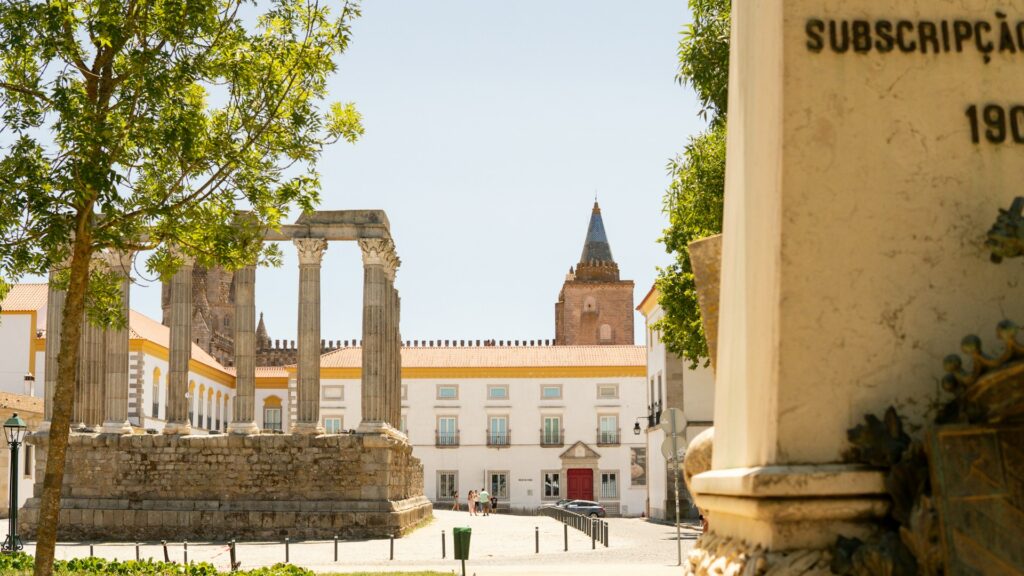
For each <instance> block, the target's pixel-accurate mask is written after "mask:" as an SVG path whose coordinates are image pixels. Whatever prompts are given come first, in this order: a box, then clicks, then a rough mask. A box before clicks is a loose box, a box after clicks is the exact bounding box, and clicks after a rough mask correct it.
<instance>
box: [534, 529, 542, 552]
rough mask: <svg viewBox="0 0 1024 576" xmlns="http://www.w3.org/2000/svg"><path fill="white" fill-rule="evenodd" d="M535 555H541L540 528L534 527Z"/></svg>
mask: <svg viewBox="0 0 1024 576" xmlns="http://www.w3.org/2000/svg"><path fill="white" fill-rule="evenodd" d="M533 553H534V554H540V528H539V527H537V526H534V527H533Z"/></svg>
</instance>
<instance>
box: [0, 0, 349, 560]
mask: <svg viewBox="0 0 1024 576" xmlns="http://www.w3.org/2000/svg"><path fill="white" fill-rule="evenodd" d="M358 14H359V7H358V5H357V4H354V3H351V2H346V3H332V7H328V6H326V5H321V4H320V3H319V1H318V0H268V1H267V2H261V3H258V4H257V3H255V2H244V1H243V0H0V296H2V293H3V292H4V291H6V289H7V287H8V286H9V285H10V284H11V283H12V281H15V280H17V279H18V278H19V277H20V276H22V275H24V274H45V273H47V272H48V271H49V270H51V269H56V270H58V271H59V274H58V282H60V283H61V284H62V285H63V286H64V287H65V288H66V290H67V298H66V301H65V310H64V317H63V319H62V323H61V342H60V354H59V361H58V364H59V365H58V377H57V385H56V389H55V391H54V400H53V418H52V425H51V432H50V438H49V448H48V450H49V454H48V458H47V469H46V475H45V478H44V493H43V497H42V499H41V500H42V501H41V510H40V526H39V538H38V547H37V554H38V561H37V562H36V564H35V571H36V573H37V574H49V573H50V570H51V567H52V561H53V542H54V539H55V537H56V520H57V511H58V510H59V490H60V485H61V481H62V477H63V466H64V454H65V450H66V445H67V438H68V427H69V424H70V417H71V408H72V406H73V402H74V378H75V365H76V363H77V361H78V340H79V337H80V332H81V324H82V322H81V319H82V317H83V316H82V315H83V313H84V312H85V311H86V310H87V309H88V316H89V318H90V320H91V321H93V322H95V323H98V324H102V325H109V324H116V323H123V322H124V321H125V319H124V318H121V317H120V313H119V312H118V310H119V309H120V302H119V300H120V297H119V292H118V290H117V289H116V285H115V278H114V277H113V275H111V274H109V273H106V272H105V271H104V267H103V266H102V265H101V264H98V263H97V262H96V256H97V255H98V254H99V253H101V252H103V251H106V250H111V249H114V250H123V251H141V250H153V252H152V256H151V257H149V259H148V260H147V262H146V263H145V266H146V267H147V268H148V269H149V270H150V271H151V272H153V273H156V274H159V275H161V276H162V277H164V278H166V277H167V276H169V275H170V274H172V273H173V272H174V271H175V270H176V268H177V267H178V266H179V265H180V264H181V262H182V260H183V258H184V257H190V258H194V259H195V260H196V262H197V263H199V264H201V265H214V264H220V265H224V266H227V267H229V268H237V267H239V266H243V265H246V264H251V263H255V262H257V261H259V262H262V263H276V262H277V261H278V260H279V255H278V253H277V252H276V250H275V249H274V248H273V246H272V245H268V246H264V245H263V243H262V236H263V234H264V231H265V230H266V229H267V228H276V227H278V226H279V225H280V223H281V222H282V221H283V219H284V218H286V217H287V216H288V212H289V209H290V208H291V207H296V206H297V207H298V208H300V209H301V210H309V209H312V208H313V207H314V206H315V205H316V204H317V202H318V199H319V179H318V175H317V172H316V168H315V166H316V162H317V160H318V159H319V157H320V155H321V154H322V152H323V150H324V148H325V147H326V146H327V145H329V144H331V143H333V142H335V141H338V140H342V139H344V140H347V141H350V142H352V141H355V140H356V139H357V138H358V137H359V136H360V135H361V134H362V131H363V129H362V126H361V123H360V116H359V114H358V112H357V111H356V110H355V108H354V107H353V106H352V105H351V104H340V103H335V104H329V105H327V104H325V103H324V99H325V97H326V96H327V80H328V78H329V76H330V75H331V74H332V73H333V72H334V71H335V69H336V64H335V61H334V60H335V58H336V57H337V56H338V55H339V54H341V53H342V52H343V51H344V50H345V49H346V47H347V46H348V43H349V39H350V35H351V29H350V23H351V21H352V19H354V18H355V17H356V16H358Z"/></svg>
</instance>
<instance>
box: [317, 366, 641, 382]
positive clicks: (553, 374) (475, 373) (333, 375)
mask: <svg viewBox="0 0 1024 576" xmlns="http://www.w3.org/2000/svg"><path fill="white" fill-rule="evenodd" d="M630 376H639V377H646V376H647V367H646V366H504V367H502V366H489V367H466V368H459V367H452V368H448V367H444V368H440V367H439V368H430V367H408V368H404V367H403V368H402V378H403V379H414V378H438V379H444V378H622V377H630ZM361 377H362V372H361V370H360V369H359V368H321V369H320V378H321V379H325V380H327V379H332V380H358V379H359V378H361Z"/></svg>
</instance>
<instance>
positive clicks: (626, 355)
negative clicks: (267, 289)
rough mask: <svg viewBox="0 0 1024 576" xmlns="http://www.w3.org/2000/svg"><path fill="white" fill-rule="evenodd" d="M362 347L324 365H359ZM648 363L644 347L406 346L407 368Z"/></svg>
mask: <svg viewBox="0 0 1024 576" xmlns="http://www.w3.org/2000/svg"><path fill="white" fill-rule="evenodd" d="M361 364H362V348H339V349H338V350H332V351H331V352H328V353H326V354H324V355H323V356H321V357H320V366H321V367H323V368H359V367H360V366H361ZM540 366H544V367H551V366H557V367H563V366H647V349H646V348H644V347H643V346H466V347H454V346H453V347H422V348H421V347H404V348H402V367H403V368H509V367H540Z"/></svg>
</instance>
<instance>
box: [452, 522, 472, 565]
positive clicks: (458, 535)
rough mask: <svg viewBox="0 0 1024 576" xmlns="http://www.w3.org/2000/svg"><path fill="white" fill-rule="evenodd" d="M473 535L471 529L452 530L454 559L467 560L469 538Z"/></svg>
mask: <svg viewBox="0 0 1024 576" xmlns="http://www.w3.org/2000/svg"><path fill="white" fill-rule="evenodd" d="M472 534H473V529H472V528H453V529H452V538H454V539H455V559H456V560H469V537H470V535H472Z"/></svg>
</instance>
